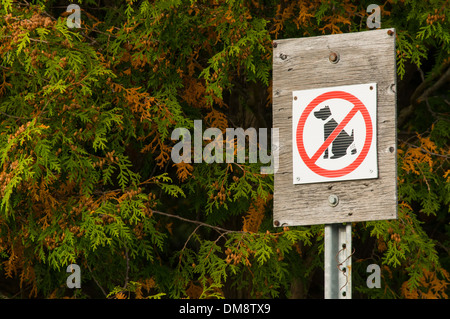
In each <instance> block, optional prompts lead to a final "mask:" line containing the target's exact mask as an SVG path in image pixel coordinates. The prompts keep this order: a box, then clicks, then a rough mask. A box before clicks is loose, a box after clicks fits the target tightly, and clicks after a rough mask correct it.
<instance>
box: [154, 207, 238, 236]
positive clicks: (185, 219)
mask: <svg viewBox="0 0 450 319" xmlns="http://www.w3.org/2000/svg"><path fill="white" fill-rule="evenodd" d="M151 212H152V213H154V214H158V215H163V216H167V217H170V218H176V219H179V220H182V221H185V222H188V223H192V224H197V225H200V226H205V227H208V228H212V229H214V230H215V231H217V232H225V233H241V234H245V233H247V232H245V231H242V230H230V229H225V228H222V227H219V226H213V225H210V224H207V223H204V222H201V221H198V220H192V219H188V218H184V217H181V216H178V215H173V214H169V213H164V212H160V211H157V210H153V209H152V210H151Z"/></svg>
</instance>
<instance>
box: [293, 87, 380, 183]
mask: <svg viewBox="0 0 450 319" xmlns="http://www.w3.org/2000/svg"><path fill="white" fill-rule="evenodd" d="M330 99H343V100H346V101H348V102H350V103H352V104H353V108H352V110H351V111H350V112H349V113H348V114H347V116H346V117H345V118H344V119H343V120H342V121H341V123H339V124H338V126H337V127H336V128H335V129H334V131H333V132H332V133H331V134H330V135H329V137H328V138H327V139H326V140H325V141H324V143H323V144H322V145H321V146H320V147H319V149H318V150H317V151H316V152H315V153H314V155H313V156H312V157H309V156H308V154H307V153H306V150H305V146H304V144H303V136H304V128H305V122H306V120H307V118H308V116H309V115H310V114H311V112H312V111H313V110H314V108H315V107H316V106H317V105H319V104H320V103H322V102H324V101H326V100H330ZM358 112H361V114H362V116H363V119H364V123H365V126H366V140H365V142H364V146H363V148H362V150H361V152H360V153H359V155H358V157H357V158H356V159H355V160H354V161H353V162H352V163H351V164H349V165H348V166H346V167H344V168H341V169H338V170H329V169H325V168H323V167H320V166H318V165H317V164H316V161H317V160H318V158H319V157H320V156H321V155H322V154H323V152H324V151H325V149H326V148H327V147H328V146H329V145H330V144H331V143H332V142H333V140H334V139H335V138H336V137H337V135H338V134H339V133H340V132H341V131H342V130H343V129H344V128H345V126H346V125H347V123H348V122H349V121H350V120H351V119H352V118H353V117H354V116H355V115H356V113H358ZM372 137H373V126H372V121H371V119H370V114H369V111H368V110H367V108H366V107H365V105H364V104H363V103H362V102H361V101H360V100H359V99H358V98H357V97H356V96H354V95H352V94H350V93H348V92H344V91H331V92H326V93H323V94H321V95H319V96H318V97H316V98H315V99H314V100H312V101H311V103H309V104H308V106H307V107H306V108H305V110H304V111H303V113H302V115H301V116H300V120H299V121H298V126H297V135H296V138H297V149H298V152H299V154H300V156H301V158H302V160H303V162H304V163H305V164H306V166H307V167H308V168H309V169H310V170H312V171H313V172H314V173H316V174H318V175H320V176H323V177H330V178H332V177H341V176H345V175H347V174H349V173H351V172H353V171H354V170H355V169H356V168H357V167H358V166H359V165H360V164H361V163H362V162H363V161H364V159H365V158H366V156H367V153H368V152H369V149H370V145H371V144H372Z"/></svg>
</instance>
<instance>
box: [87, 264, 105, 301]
mask: <svg viewBox="0 0 450 319" xmlns="http://www.w3.org/2000/svg"><path fill="white" fill-rule="evenodd" d="M86 265H87V267H88V269H89V272H90V273H91V276H92V279H94V282H95V284H96V285H97V286H98V287H99V288H100V290H101V291H102V292H103V294H104V295H105V297H108V294H107V293H106V292H105V290H104V289H103V287H102V286H100V284H99V283H98V281H97V279H96V278H95V276H94V274H93V273H92V270H91V267H89V264H88V263H87V262H86Z"/></svg>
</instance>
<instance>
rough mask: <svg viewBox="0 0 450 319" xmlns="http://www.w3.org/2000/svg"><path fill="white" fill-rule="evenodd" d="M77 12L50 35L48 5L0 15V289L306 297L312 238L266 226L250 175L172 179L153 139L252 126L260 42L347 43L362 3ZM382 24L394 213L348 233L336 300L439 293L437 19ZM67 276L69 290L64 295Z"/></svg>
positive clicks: (267, 187) (444, 243) (441, 130)
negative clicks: (392, 34) (372, 271)
mask: <svg viewBox="0 0 450 319" xmlns="http://www.w3.org/2000/svg"><path fill="white" fill-rule="evenodd" d="M77 3H78V4H79V5H80V7H81V9H82V12H81V20H82V25H81V28H79V29H69V28H67V26H66V17H67V14H66V13H65V12H64V11H65V10H64V9H62V8H61V7H63V6H64V5H65V4H62V2H60V1H53V0H49V1H44V0H38V1H11V0H1V5H0V15H1V19H0V127H1V129H0V166H1V167H0V169H1V171H0V194H1V203H0V273H1V276H0V278H3V277H5V278H8V279H9V278H13V279H14V280H16V281H17V282H18V283H19V284H20V285H19V287H20V288H19V289H20V291H19V292H20V293H21V294H20V295H21V296H24V297H46V298H47V297H63V296H73V297H77V298H79V297H84V298H92V297H109V298H114V297H115V298H134V297H136V298H185V297H189V298H223V297H247V298H249V297H252V298H270V297H280V298H284V297H294V298H307V297H309V298H311V297H319V298H321V297H322V296H323V287H322V284H321V282H322V280H321V279H319V280H318V279H317V278H321V276H323V226H321V225H318V226H311V227H292V228H286V227H285V228H276V229H275V228H273V227H272V201H271V199H272V193H273V176H272V175H262V174H260V167H261V163H233V164H216V163H214V164H206V163H180V164H174V163H173V162H172V161H171V159H170V152H171V149H172V147H173V145H174V141H172V140H171V138H170V136H171V132H172V131H173V130H174V129H175V128H177V127H186V128H188V129H192V128H193V121H194V120H196V119H201V120H202V121H203V127H204V129H206V128H207V127H217V128H220V129H222V130H224V129H225V128H227V127H242V128H244V129H245V128H248V127H255V128H270V127H271V113H270V106H271V67H272V40H274V39H277V38H292V37H302V36H317V35H323V34H332V33H340V32H358V31H364V30H366V18H367V16H368V14H367V12H366V8H367V6H368V5H369V4H370V1H362V2H361V1H350V0H346V1H322V2H319V1H315V2H314V1H286V0H283V1H272V0H267V1H252V0H232V1H222V0H216V1H212V0H211V1H208V0H199V1H195V0H189V1H188V0H170V1H167V0H164V1H162V0H155V1H148V0H142V1H119V0H114V1H100V2H98V1H77ZM381 13H382V17H381V22H382V27H383V28H389V27H394V28H396V30H397V38H396V46H397V67H398V68H397V70H398V76H399V86H398V92H397V94H398V99H399V112H398V113H399V118H398V124H399V132H398V136H399V154H398V184H399V188H398V195H399V218H398V220H391V221H377V222H366V223H356V224H354V227H353V229H354V233H353V238H354V247H355V249H356V250H355V254H354V255H353V267H354V271H353V274H352V276H353V283H354V287H355V289H354V294H355V296H356V297H362V298H446V297H447V296H448V293H449V288H448V282H449V273H448V272H449V270H450V259H449V255H448V254H449V243H450V227H449V212H450V211H449V202H450V195H449V194H450V192H449V191H450V186H449V185H450V183H449V181H450V168H449V165H448V163H449V156H450V153H449V143H448V141H449V137H450V123H449V113H448V109H449V99H448V85H445V83H448V78H449V75H448V74H449V63H450V59H449V45H450V43H449V39H450V36H449V30H450V28H449V25H448V16H449V8H448V5H446V1H443V0H433V1H426V2H425V1H419V0H404V1H395V0H390V1H386V2H385V3H384V4H383V5H381ZM446 81H447V82H446ZM71 263H77V264H78V265H80V267H81V269H82V275H81V277H82V289H74V290H73V291H71V290H69V289H67V288H66V286H65V282H66V281H65V280H66V277H67V275H68V274H67V273H66V272H65V270H66V267H67V265H69V264H71ZM371 263H375V264H378V265H380V266H381V269H382V289H369V288H367V287H366V284H365V279H366V278H367V275H368V274H367V273H366V272H365V268H366V267H367V265H368V264H371ZM1 287H3V285H0V289H2V290H4V291H2V295H6V296H10V297H11V296H18V295H19V294H18V291H16V290H17V289H16V288H1Z"/></svg>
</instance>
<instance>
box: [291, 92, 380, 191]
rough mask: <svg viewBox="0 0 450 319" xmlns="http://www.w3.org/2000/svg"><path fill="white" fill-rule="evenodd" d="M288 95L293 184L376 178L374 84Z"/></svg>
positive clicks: (375, 96)
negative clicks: (291, 101)
mask: <svg viewBox="0 0 450 319" xmlns="http://www.w3.org/2000/svg"><path fill="white" fill-rule="evenodd" d="M292 94H293V103H292V139H293V140H292V145H293V150H292V154H293V183H294V184H307V183H319V182H334V181H346V180H357V179H371V178H377V177H378V164H377V145H376V142H377V139H376V136H377V128H376V125H377V84H376V83H368V84H357V85H346V86H337V87H328V88H318V89H311V90H302V91H293V92H292Z"/></svg>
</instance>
